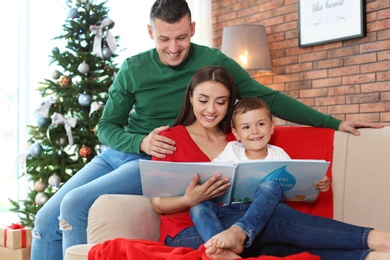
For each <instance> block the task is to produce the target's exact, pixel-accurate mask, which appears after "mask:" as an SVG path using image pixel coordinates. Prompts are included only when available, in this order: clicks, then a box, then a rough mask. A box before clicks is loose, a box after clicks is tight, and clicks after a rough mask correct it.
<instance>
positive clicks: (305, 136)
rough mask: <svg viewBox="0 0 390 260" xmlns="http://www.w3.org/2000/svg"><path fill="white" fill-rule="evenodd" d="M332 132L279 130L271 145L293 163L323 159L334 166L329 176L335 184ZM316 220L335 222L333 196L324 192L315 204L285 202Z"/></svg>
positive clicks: (320, 130)
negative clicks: (317, 218) (281, 149)
mask: <svg viewBox="0 0 390 260" xmlns="http://www.w3.org/2000/svg"><path fill="white" fill-rule="evenodd" d="M334 132H335V130H333V129H328V128H320V127H306V126H277V127H275V132H274V134H273V135H272V138H271V141H270V143H271V144H274V145H277V146H279V147H282V148H283V149H284V150H285V151H286V152H287V153H288V154H289V155H290V157H291V158H292V159H324V160H326V161H329V162H331V164H330V166H329V170H328V172H327V176H328V177H329V179H330V180H331V181H332V158H333V140H334ZM286 204H288V205H290V206H291V207H293V208H295V209H298V210H300V211H302V212H305V213H309V214H312V215H316V216H323V217H327V218H333V192H332V188H330V189H329V191H327V192H321V193H320V194H319V196H318V197H317V200H316V201H314V202H310V203H309V202H305V203H303V202H286Z"/></svg>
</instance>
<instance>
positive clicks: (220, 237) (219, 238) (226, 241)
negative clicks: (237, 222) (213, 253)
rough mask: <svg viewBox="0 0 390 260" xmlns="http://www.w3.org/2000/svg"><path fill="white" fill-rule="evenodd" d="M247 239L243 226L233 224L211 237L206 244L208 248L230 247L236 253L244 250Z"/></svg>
mask: <svg viewBox="0 0 390 260" xmlns="http://www.w3.org/2000/svg"><path fill="white" fill-rule="evenodd" d="M245 239H246V234H245V233H244V231H242V229H241V228H239V227H237V226H231V227H230V228H228V229H226V230H224V231H222V232H221V233H219V234H217V235H215V236H213V237H212V238H210V239H209V241H207V242H206V243H205V245H204V246H205V248H206V249H208V248H211V247H216V248H218V249H228V250H230V251H232V252H234V253H236V254H240V253H242V251H243V250H244V242H245ZM206 252H207V251H206Z"/></svg>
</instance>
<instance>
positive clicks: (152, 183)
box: [140, 160, 329, 204]
mask: <svg viewBox="0 0 390 260" xmlns="http://www.w3.org/2000/svg"><path fill="white" fill-rule="evenodd" d="M328 167H329V162H326V161H324V160H285V161H281V160H253V161H247V162H240V163H217V162H204V163H194V162H190V163H183V162H161V161H150V160H140V170H141V181H142V190H143V194H144V196H147V197H167V196H180V195H183V194H184V193H185V190H186V188H187V186H188V184H189V183H190V182H191V179H192V177H193V176H194V174H196V173H198V174H199V175H200V182H201V183H203V182H205V181H206V180H207V179H208V178H210V177H211V176H213V175H214V174H216V173H221V174H222V176H223V177H227V178H229V180H230V182H231V185H230V187H229V190H228V191H227V192H226V193H225V194H223V195H221V196H219V197H216V198H214V199H213V200H214V201H215V202H218V203H222V204H231V203H232V202H243V201H252V200H253V195H254V193H255V190H256V188H257V186H258V184H259V183H260V182H262V181H265V180H274V181H278V182H279V183H280V184H281V186H282V189H283V197H284V199H285V200H287V201H305V202H311V201H314V200H315V199H316V198H317V196H318V192H319V191H318V189H316V187H315V185H314V184H315V182H317V181H318V180H320V179H322V178H323V177H324V176H325V174H326V172H327V170H328Z"/></svg>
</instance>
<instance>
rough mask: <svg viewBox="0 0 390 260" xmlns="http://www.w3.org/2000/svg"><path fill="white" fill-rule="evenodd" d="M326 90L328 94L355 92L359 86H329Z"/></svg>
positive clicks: (358, 89) (336, 94)
mask: <svg viewBox="0 0 390 260" xmlns="http://www.w3.org/2000/svg"><path fill="white" fill-rule="evenodd" d="M328 92H329V96H338V95H346V94H355V93H360V87H359V86H356V85H353V86H341V87H331V88H328Z"/></svg>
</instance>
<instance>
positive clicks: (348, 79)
mask: <svg viewBox="0 0 390 260" xmlns="http://www.w3.org/2000/svg"><path fill="white" fill-rule="evenodd" d="M375 80H376V75H375V74H374V73H371V74H360V75H353V76H344V77H343V85H351V84H361V83H369V82H375Z"/></svg>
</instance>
